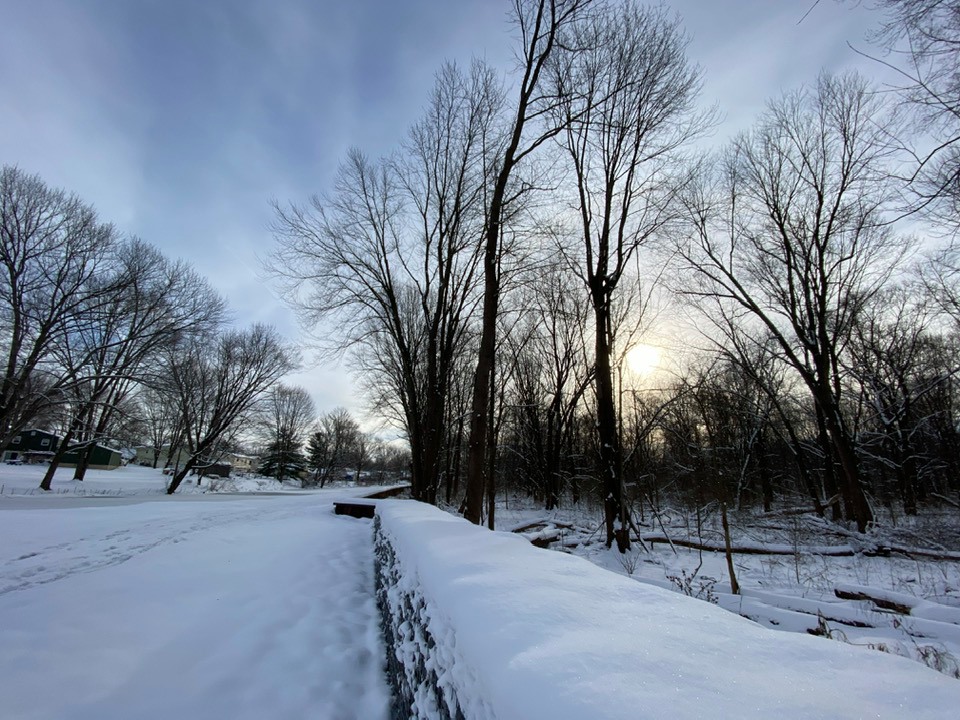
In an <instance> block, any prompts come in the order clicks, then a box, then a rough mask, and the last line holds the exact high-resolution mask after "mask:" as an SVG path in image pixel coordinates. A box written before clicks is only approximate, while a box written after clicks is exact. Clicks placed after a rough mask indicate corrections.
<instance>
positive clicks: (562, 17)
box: [464, 0, 590, 524]
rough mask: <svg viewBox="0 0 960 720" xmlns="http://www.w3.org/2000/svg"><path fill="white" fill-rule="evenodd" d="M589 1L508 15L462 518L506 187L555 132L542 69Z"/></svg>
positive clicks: (475, 489) (494, 308) (468, 504)
mask: <svg viewBox="0 0 960 720" xmlns="http://www.w3.org/2000/svg"><path fill="white" fill-rule="evenodd" d="M589 5H590V0H514V7H513V20H514V24H515V25H516V27H517V30H518V31H519V33H520V46H519V49H518V52H517V60H518V65H519V72H520V76H521V77H520V81H519V84H518V87H517V99H516V105H515V111H514V114H513V120H512V123H511V124H510V125H509V126H508V128H507V133H506V137H507V140H506V142H505V144H504V146H503V149H502V150H501V152H500V155H499V157H498V158H497V162H496V167H497V172H496V173H495V176H494V179H493V183H492V187H491V190H490V193H489V195H488V196H487V197H486V199H485V202H486V208H487V210H486V216H485V226H484V229H483V314H482V321H481V330H480V341H479V345H478V350H477V367H476V371H475V373H474V378H473V390H472V399H471V406H470V433H469V440H468V457H467V481H466V501H465V503H464V517H465V518H466V519H467V520H469V521H470V522H472V523H475V524H480V520H481V516H482V513H483V490H484V477H485V475H486V474H487V467H488V463H487V455H488V453H489V449H490V444H491V443H490V438H489V437H488V436H489V434H490V432H491V431H492V428H491V427H490V414H491V405H492V398H493V395H494V384H493V383H494V365H495V360H496V352H497V337H496V335H497V315H498V313H499V310H500V291H501V287H500V268H499V263H500V239H501V232H502V230H503V226H502V224H503V213H504V208H505V207H506V206H507V205H508V204H509V199H510V198H509V197H508V189H509V187H510V182H511V176H512V175H513V173H514V171H515V169H516V168H517V166H518V165H519V164H520V163H521V162H522V161H523V159H524V158H525V157H527V156H529V155H530V154H531V153H533V152H535V151H536V150H537V149H538V148H539V147H540V146H541V145H543V143H545V142H547V141H548V140H549V139H550V138H551V137H553V136H555V135H556V134H557V133H558V132H559V131H560V128H559V127H557V126H556V125H552V124H550V123H549V122H546V123H544V122H541V121H542V120H544V119H546V118H548V117H549V116H550V114H551V110H552V108H553V106H554V105H555V103H556V100H557V98H556V96H555V95H552V94H551V93H550V90H549V89H548V88H546V86H545V83H544V79H545V78H544V75H545V73H546V70H545V69H546V67H547V64H548V62H550V60H551V57H552V56H553V55H554V54H555V53H562V52H565V51H567V50H568V49H570V48H566V47H564V46H563V45H562V44H561V42H560V39H561V35H562V33H563V32H564V31H565V29H566V28H568V27H569V26H571V25H572V24H575V23H576V22H577V21H578V20H579V19H580V18H581V17H582V16H583V15H584V14H585V12H586V10H587V8H588V7H589Z"/></svg>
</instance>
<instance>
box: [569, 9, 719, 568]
mask: <svg viewBox="0 0 960 720" xmlns="http://www.w3.org/2000/svg"><path fill="white" fill-rule="evenodd" d="M687 43H688V41H687V38H686V36H685V35H684V34H683V31H682V30H681V28H680V25H679V20H678V19H677V18H675V17H671V16H669V15H668V14H667V12H666V10H665V9H663V8H647V7H644V6H641V5H639V4H638V3H636V2H632V1H631V2H626V3H624V4H622V5H620V4H618V5H609V6H605V7H604V8H603V9H602V10H601V11H598V12H596V13H595V14H594V15H592V16H591V17H590V18H589V20H585V21H583V22H581V23H579V24H578V25H577V26H575V27H573V28H572V29H571V30H570V31H569V32H567V33H566V34H565V36H564V44H565V45H571V46H574V47H578V48H580V51H579V52H577V53H570V54H567V55H565V56H563V58H562V59H561V60H560V61H558V62H556V63H554V65H553V69H554V72H553V74H552V77H551V81H552V85H553V88H554V89H553V92H554V93H555V94H556V95H557V97H558V98H560V103H559V104H558V106H557V108H556V112H557V114H558V118H557V125H558V126H560V127H563V128H564V131H563V132H562V133H561V135H560V136H559V139H560V141H561V145H562V147H563V149H564V150H565V152H566V155H567V160H568V166H569V168H570V173H571V176H572V185H573V188H572V193H571V194H572V197H573V199H572V202H571V204H572V206H573V207H574V208H576V210H577V214H578V217H577V221H576V223H577V231H576V232H577V234H578V235H579V237H580V239H581V243H580V251H579V253H578V254H577V257H576V258H575V260H574V262H575V265H576V267H577V269H578V271H579V273H580V275H581V277H582V280H583V282H584V284H585V286H586V289H587V291H588V292H589V296H590V300H591V303H592V307H593V314H594V324H595V327H594V342H595V349H594V357H595V362H596V370H595V373H594V383H595V391H596V392H595V396H596V403H597V406H596V413H597V433H598V447H599V455H600V457H599V473H600V476H601V478H602V482H603V488H604V489H603V494H604V502H605V520H606V531H607V538H606V542H607V547H610V546H611V544H612V543H613V541H614V538H615V537H616V539H617V545H618V547H619V548H620V550H621V551H626V550H628V549H629V547H630V539H629V523H628V518H627V517H626V512H627V510H626V506H625V504H624V502H623V472H622V453H621V448H620V430H619V424H618V417H617V398H616V395H615V390H614V358H615V355H616V353H617V338H616V332H615V330H616V327H615V317H616V313H615V309H614V304H615V302H616V301H617V289H618V286H619V284H620V281H621V279H622V278H623V276H624V274H625V273H627V272H629V271H630V269H631V267H632V266H633V264H634V262H635V261H636V260H637V251H638V249H639V248H640V246H641V245H643V244H644V243H645V242H646V241H648V240H649V239H650V238H652V237H654V236H656V235H657V234H658V233H660V232H661V231H662V230H663V228H664V227H665V225H666V224H667V223H668V222H669V221H670V220H671V217H673V212H674V203H672V201H671V197H672V190H671V188H672V187H674V186H675V182H674V181H673V180H672V179H671V177H670V174H671V167H672V166H675V165H677V164H679V163H680V161H681V158H680V157H679V155H678V152H679V151H680V150H681V149H682V148H683V147H684V146H685V145H686V144H687V143H688V142H689V141H690V140H691V139H692V138H694V137H695V136H697V135H698V134H700V133H702V132H703V131H704V130H705V129H706V128H707V127H708V126H709V124H710V122H711V116H710V113H706V114H704V113H699V112H697V111H695V108H694V104H695V102H696V99H697V95H698V93H699V89H700V78H701V72H700V70H699V69H698V68H696V67H694V66H692V65H691V64H690V63H689V62H688V61H687V59H686V47H687ZM621 351H622V349H621ZM615 523H618V524H619V527H618V528H616V529H615V528H614V525H615Z"/></svg>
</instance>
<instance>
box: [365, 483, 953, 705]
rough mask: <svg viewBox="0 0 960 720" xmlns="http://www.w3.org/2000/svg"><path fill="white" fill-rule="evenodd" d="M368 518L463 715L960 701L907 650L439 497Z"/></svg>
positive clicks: (386, 507)
mask: <svg viewBox="0 0 960 720" xmlns="http://www.w3.org/2000/svg"><path fill="white" fill-rule="evenodd" d="M378 515H379V517H380V521H381V526H382V532H383V534H384V536H386V538H387V539H388V541H389V543H390V545H391V546H392V548H393V549H394V551H395V553H396V557H397V562H398V563H399V565H400V566H401V568H402V569H401V572H400V573H399V578H400V580H399V583H398V587H399V590H400V591H401V592H402V593H411V592H415V593H416V594H417V595H418V596H419V598H420V599H421V600H422V602H423V605H424V608H423V611H422V612H421V613H420V616H421V617H422V618H423V619H424V620H423V622H424V623H425V625H426V629H427V630H428V631H429V634H430V635H431V636H432V638H433V641H434V642H435V643H436V647H435V648H434V649H431V651H430V657H428V658H426V664H427V666H428V667H434V666H437V665H439V666H440V667H439V669H438V670H437V672H438V675H439V676H440V678H441V680H442V682H443V683H446V684H449V685H452V693H451V692H450V690H449V689H448V690H447V691H446V693H445V694H453V695H455V696H456V698H457V700H458V702H459V703H460V704H461V706H462V707H463V708H464V710H465V715H466V717H469V718H519V717H526V718H582V717H589V718H597V719H601V718H634V717H637V716H638V715H640V716H645V717H670V718H699V717H737V718H770V717H777V718H848V717H849V718H855V717H872V718H900V717H905V716H909V717H911V718H938V719H939V718H944V717H950V716H952V715H953V714H954V713H955V711H956V708H957V706H958V703H960V683H957V682H956V681H955V680H951V679H949V678H947V677H945V676H943V675H940V674H938V673H936V672H934V671H932V670H930V669H928V668H925V667H923V666H922V665H920V664H919V663H915V662H911V661H909V660H906V659H904V658H900V657H896V656H894V655H889V654H884V653H879V652H875V651H872V650H869V649H866V648H861V647H854V646H852V645H847V644H843V643H838V642H827V641H824V640H823V639H820V638H814V637H810V636H806V635H799V634H789V633H780V632H773V631H770V630H767V629H765V628H763V627H761V626H759V625H757V624H755V623H753V622H750V621H748V620H745V619H744V618H741V617H738V616H736V615H734V614H732V613H729V612H725V611H724V610H723V609H721V608H718V607H716V606H715V605H713V604H710V603H705V602H702V601H699V600H695V599H693V598H688V597H685V596H683V595H679V594H677V593H673V592H670V591H667V590H664V589H662V588H658V587H654V586H652V585H649V584H644V583H638V582H636V581H634V580H631V579H629V578H626V577H622V576H618V575H616V574H613V573H609V572H606V571H604V570H602V569H600V568H598V567H596V566H595V565H593V564H591V563H590V562H587V561H586V560H584V559H582V558H578V557H574V556H571V555H566V554H563V553H558V552H552V551H547V550H539V549H536V548H534V547H532V546H531V545H530V543H529V542H528V541H527V540H525V539H524V538H522V537H519V536H517V535H513V534H508V533H490V532H487V531H485V530H483V529H481V528H477V527H475V526H472V525H470V524H468V523H466V522H465V521H463V520H462V519H459V518H455V517H453V516H451V515H448V514H446V513H443V512H442V511H439V510H437V509H435V508H430V507H427V506H423V505H418V504H413V503H404V502H402V501H385V502H381V503H379V504H378ZM395 600H396V598H395ZM407 637H415V634H414V635H411V634H410V633H407ZM410 649H411V647H410V645H409V644H406V645H401V648H400V651H399V653H398V654H399V655H403V654H405V653H407V652H408V651H409V650H410Z"/></svg>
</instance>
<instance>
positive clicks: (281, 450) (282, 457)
mask: <svg viewBox="0 0 960 720" xmlns="http://www.w3.org/2000/svg"><path fill="white" fill-rule="evenodd" d="M306 468H307V459H306V458H305V457H304V456H303V453H302V452H300V443H299V442H297V439H296V436H295V434H294V433H292V432H288V431H282V432H280V433H279V434H278V436H277V438H276V440H274V441H273V442H271V443H270V444H269V445H268V446H267V452H266V454H265V455H264V457H263V462H262V464H261V465H260V472H261V473H262V474H264V475H266V476H267V477H275V478H276V479H277V480H279V481H280V482H283V481H284V480H285V479H287V478H299V477H300V474H301V473H302V472H304V471H305V470H306Z"/></svg>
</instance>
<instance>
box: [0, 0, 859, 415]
mask: <svg viewBox="0 0 960 720" xmlns="http://www.w3.org/2000/svg"><path fill="white" fill-rule="evenodd" d="M665 4H666V6H667V7H668V8H672V9H674V10H675V11H676V12H677V13H679V15H680V16H681V18H682V19H683V24H684V26H685V28H686V29H687V31H688V33H689V34H690V36H691V43H690V48H689V55H690V58H691V59H692V60H693V61H694V62H695V63H698V64H700V65H701V66H702V67H703V69H704V70H705V84H704V93H703V100H704V103H705V104H713V103H715V104H716V105H717V106H718V108H719V110H720V112H721V113H722V114H723V117H724V120H723V122H722V124H721V125H720V126H719V127H718V128H717V131H716V135H715V139H716V142H717V143H720V142H722V141H723V140H724V139H726V138H728V137H730V136H731V135H733V134H734V133H736V132H737V131H739V130H742V129H745V128H747V127H749V125H750V124H751V123H752V122H753V120H754V119H755V118H756V117H757V114H758V113H759V112H760V111H761V110H762V109H763V106H764V103H765V102H766V100H767V99H769V98H772V97H775V96H777V95H779V94H780V93H782V92H784V91H788V90H792V89H795V88H797V87H799V86H801V85H803V84H805V83H812V82H814V81H815V80H816V77H817V75H818V73H819V72H820V71H821V70H824V69H825V70H828V71H831V72H836V71H841V70H845V69H848V68H861V69H863V70H864V71H865V72H866V73H867V74H875V73H876V71H877V68H876V66H875V65H873V64H871V63H870V61H868V60H865V59H864V58H862V57H860V56H858V55H857V54H856V53H854V52H853V50H851V49H850V47H849V44H852V45H854V46H855V47H857V48H860V49H869V45H868V44H867V43H866V41H865V39H864V38H865V33H866V30H867V28H868V27H869V26H870V25H871V24H872V23H875V22H876V21H877V19H878V17H877V15H876V14H875V13H872V12H871V11H870V10H869V9H868V8H865V7H863V6H861V5H859V4H857V3H856V2H852V1H851V2H846V3H841V2H837V1H836V0H819V1H817V0H667V1H666V2H665ZM510 5H511V2H510V1H509V0H403V1H402V2H399V1H391V0H352V1H351V2H345V1H344V0H338V1H334V0H204V1H203V2H197V1H196V0H0V18H3V22H2V23H0V90H2V97H3V100H2V104H0V164H7V165H17V166H19V167H20V168H21V169H22V170H24V171H27V172H30V173H36V174H39V175H40V176H41V177H42V178H43V180H44V181H45V182H46V183H47V184H49V185H51V186H54V187H60V188H64V189H67V190H69V191H71V192H75V193H77V194H78V195H79V196H80V197H81V198H83V199H84V200H85V201H86V202H88V203H90V204H92V205H93V206H94V207H96V208H97V210H98V211H99V213H100V215H101V218H102V219H103V220H106V221H110V222H113V223H114V224H115V225H116V226H117V228H118V229H119V230H120V231H121V232H122V233H123V234H125V235H137V236H139V237H141V238H143V239H144V240H146V241H148V242H150V243H152V244H154V245H156V246H157V247H159V248H161V249H162V250H163V251H164V252H165V253H166V254H167V255H169V256H171V257H175V258H182V259H184V260H187V261H189V262H191V263H192V264H193V265H194V266H195V267H196V268H197V269H198V270H199V271H200V272H201V273H203V274H204V275H206V276H207V277H208V278H209V279H210V281H211V282H212V283H213V285H214V286H215V287H216V288H217V289H218V290H220V292H221V293H223V295H224V296H225V297H226V298H227V300H228V301H229V303H230V306H231V307H232V309H233V312H234V319H235V322H236V323H237V324H238V325H247V324H249V323H252V322H269V323H272V324H274V325H276V326H277V327H278V329H279V330H280V331H281V332H282V333H283V334H284V335H285V336H287V337H288V338H289V339H290V340H291V341H292V342H294V343H298V342H299V330H298V328H297V325H296V321H295V319H294V316H293V314H292V313H291V311H290V310H289V309H287V308H285V307H284V306H283V304H282V303H281V302H280V301H279V300H278V298H277V297H276V295H275V294H274V293H273V292H272V291H271V288H270V286H269V283H268V282H267V281H266V280H265V279H264V276H263V272H262V270H261V267H260V259H259V258H261V257H264V256H265V255H266V254H267V253H268V252H269V250H270V248H271V246H272V243H273V238H272V236H271V232H270V228H269V226H270V222H271V219H272V211H271V209H270V202H271V200H274V199H276V200H279V201H281V202H287V201H297V202H300V201H303V200H305V199H307V198H308V197H309V196H310V195H312V194H314V193H321V192H323V191H324V190H325V189H326V188H327V187H329V185H330V183H331V180H332V178H333V176H334V174H335V172H336V169H337V166H338V164H339V162H340V161H341V159H342V158H343V157H344V155H345V153H346V152H347V150H348V149H349V148H350V147H357V148H360V149H361V150H363V151H364V152H365V153H367V154H368V155H371V156H378V155H383V154H387V153H389V152H390V151H391V150H392V149H394V148H395V147H396V146H397V145H398V143H399V142H400V141H401V140H402V138H403V136H404V134H405V132H406V130H407V128H408V127H409V126H410V125H411V124H412V123H413V122H415V121H416V120H417V118H418V116H419V114H420V112H421V111H422V109H423V108H424V106H425V104H426V102H427V100H428V96H429V92H430V89H431V85H432V82H433V76H434V73H435V72H436V71H437V70H438V69H439V68H440V66H441V64H442V63H443V62H444V61H447V60H453V61H456V62H459V63H468V62H469V61H470V60H471V58H474V57H480V58H484V59H486V60H487V61H489V62H490V63H492V64H494V65H495V66H496V67H498V68H501V69H502V71H503V72H504V73H507V72H509V71H510V70H511V68H512V42H511V41H512V36H511V29H510V26H509V25H508V22H507V10H508V8H509V6H510ZM332 331H334V332H335V328H334V329H333V330H332ZM308 360H309V357H308ZM290 382H293V383H296V384H301V385H303V386H304V387H306V388H307V389H308V390H309V391H310V392H311V394H312V395H313V397H314V401H315V403H316V405H317V410H318V412H326V411H329V410H331V409H333V408H334V407H337V406H345V407H347V408H348V409H350V410H351V411H353V412H354V413H356V414H357V415H361V416H362V414H363V410H364V407H363V402H362V399H361V398H360V396H359V394H358V392H357V391H356V389H355V387H356V386H355V383H354V382H353V379H352V378H351V376H350V375H349V373H348V372H347V371H346V369H345V367H344V366H343V363H340V364H339V365H338V364H336V363H330V362H327V363H322V364H313V363H309V364H308V366H307V367H306V368H305V370H304V371H303V372H301V373H299V374H298V375H296V376H294V377H293V378H291V379H290Z"/></svg>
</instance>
